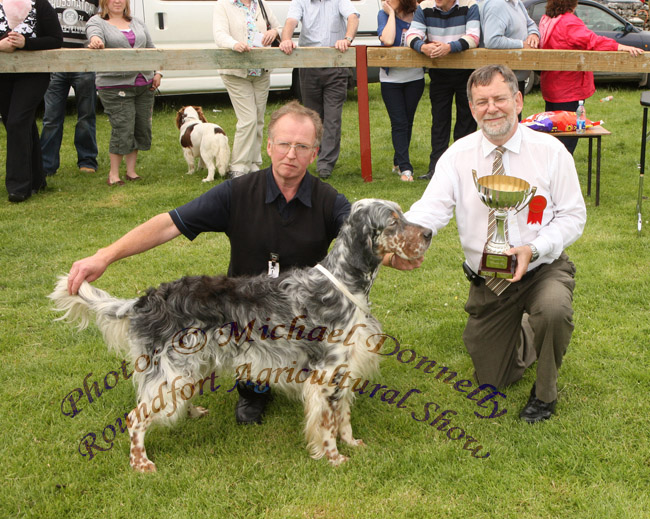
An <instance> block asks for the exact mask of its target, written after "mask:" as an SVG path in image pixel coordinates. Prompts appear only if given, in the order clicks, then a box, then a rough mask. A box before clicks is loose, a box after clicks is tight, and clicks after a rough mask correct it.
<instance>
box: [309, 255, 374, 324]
mask: <svg viewBox="0 0 650 519" xmlns="http://www.w3.org/2000/svg"><path fill="white" fill-rule="evenodd" d="M315 268H316V269H318V270H320V271H321V272H322V273H323V274H325V277H326V278H327V279H329V280H330V281H331V282H332V283H333V284H334V286H335V287H336V288H338V289H339V290H340V291H341V292H342V293H343V295H344V296H345V297H347V298H348V299H349V300H350V301H352V302H353V303H354V304H355V305H356V306H357V307H358V308H359V310H361V311H362V312H364V313H365V314H366V315H370V307H369V306H368V305H367V304H365V303H364V302H363V301H361V300H360V299H359V298H358V297H356V296H355V295H353V294H352V292H350V291H349V290H348V289H347V288H346V286H345V285H344V284H343V283H341V282H340V281H339V280H338V279H336V278H335V277H334V275H333V274H332V273H331V272H330V271H329V270H327V269H326V268H325V267H323V265H321V264H320V263H317V264H316V265H315Z"/></svg>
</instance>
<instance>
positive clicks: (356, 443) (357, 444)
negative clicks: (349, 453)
mask: <svg viewBox="0 0 650 519" xmlns="http://www.w3.org/2000/svg"><path fill="white" fill-rule="evenodd" d="M343 441H344V442H345V443H347V444H348V445H351V446H352V447H365V446H366V444H365V442H364V441H363V440H361V439H355V438H352V441H346V440H345V439H344V440H343Z"/></svg>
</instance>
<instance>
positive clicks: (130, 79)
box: [86, 0, 162, 187]
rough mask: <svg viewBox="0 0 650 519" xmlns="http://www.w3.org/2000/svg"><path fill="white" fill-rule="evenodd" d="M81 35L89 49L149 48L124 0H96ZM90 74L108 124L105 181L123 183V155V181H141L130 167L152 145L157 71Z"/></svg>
mask: <svg viewBox="0 0 650 519" xmlns="http://www.w3.org/2000/svg"><path fill="white" fill-rule="evenodd" d="M86 36H87V37H88V40H89V44H88V48H90V49H111V48H112V49H115V48H117V49H120V48H125V49H140V48H143V47H146V48H153V47H154V44H153V42H152V41H151V37H150V36H149V31H147V27H146V26H145V24H144V23H143V22H142V21H140V20H139V19H137V18H133V17H132V16H131V6H130V3H129V0H99V14H96V15H95V16H93V17H92V18H91V19H90V20H88V23H87V24H86ZM95 77H96V79H95V85H96V86H97V95H98V96H99V99H100V101H101V102H102V105H103V106H104V112H105V113H106V115H108V120H109V122H110V123H111V140H110V144H109V147H108V153H109V155H110V159H111V169H110V171H109V172H108V179H106V183H107V184H108V185H109V186H111V187H112V186H116V185H117V186H123V185H124V182H123V181H122V180H121V179H120V166H121V165H122V159H124V162H126V179H127V180H140V177H139V176H138V174H137V173H136V171H135V165H136V161H137V159H138V151H140V150H142V151H146V150H148V149H150V148H151V117H152V115H153V103H154V91H155V90H156V88H158V87H159V86H160V78H162V74H160V73H159V72H155V73H154V71H153V70H147V71H140V72H97V74H96V76H95Z"/></svg>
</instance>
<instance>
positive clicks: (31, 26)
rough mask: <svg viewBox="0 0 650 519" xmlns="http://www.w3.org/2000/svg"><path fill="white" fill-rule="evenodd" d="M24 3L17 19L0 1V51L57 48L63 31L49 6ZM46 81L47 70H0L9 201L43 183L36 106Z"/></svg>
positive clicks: (37, 1) (24, 197)
mask: <svg viewBox="0 0 650 519" xmlns="http://www.w3.org/2000/svg"><path fill="white" fill-rule="evenodd" d="M30 3H31V8H30V7H29V6H27V7H28V9H29V10H28V11H26V13H27V16H26V17H25V18H23V20H22V21H20V23H18V21H17V20H13V16H12V14H13V13H11V14H9V15H8V14H7V13H6V11H5V9H4V6H3V1H2V0H0V52H15V51H17V50H46V49H58V48H60V47H61V44H62V43H63V33H62V32H61V26H60V25H59V19H58V17H57V15H56V12H55V11H54V8H53V7H52V6H51V5H50V3H49V2H48V1H47V0H34V1H32V2H30ZM8 10H9V9H8ZM49 83H50V74H49V72H30V73H22V74H13V73H6V74H5V73H3V74H0V115H1V116H2V123H3V124H4V125H5V129H6V130H7V147H6V150H7V162H6V164H7V174H6V177H5V185H6V186H7V192H8V193H9V201H10V202H14V203H18V202H24V201H25V200H27V199H28V198H29V197H30V196H32V194H34V193H37V192H39V191H41V190H43V189H45V187H46V186H47V183H46V181H45V173H44V172H43V159H42V156H41V145H40V140H39V137H38V127H37V126H36V109H37V108H38V105H39V104H40V103H41V101H42V100H43V96H44V95H45V91H46V90H47V87H48V85H49Z"/></svg>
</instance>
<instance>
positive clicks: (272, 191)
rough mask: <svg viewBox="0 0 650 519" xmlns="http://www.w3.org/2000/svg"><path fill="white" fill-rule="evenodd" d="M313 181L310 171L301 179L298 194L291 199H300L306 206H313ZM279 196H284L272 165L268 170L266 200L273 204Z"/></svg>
mask: <svg viewBox="0 0 650 519" xmlns="http://www.w3.org/2000/svg"><path fill="white" fill-rule="evenodd" d="M313 181H314V179H313V177H312V176H311V175H310V174H309V172H306V173H305V176H304V177H303V178H302V180H301V181H300V186H298V192H297V193H296V196H295V197H293V198H292V200H291V201H293V200H300V202H302V204H303V205H304V206H306V207H311V187H312V183H313ZM279 196H282V191H280V188H279V187H278V184H277V183H276V181H275V178H274V177H273V168H272V167H271V168H269V169H268V171H267V172H266V199H265V200H264V201H265V203H267V204H271V203H273V202H274V201H275V200H277V198H278V197H279Z"/></svg>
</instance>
